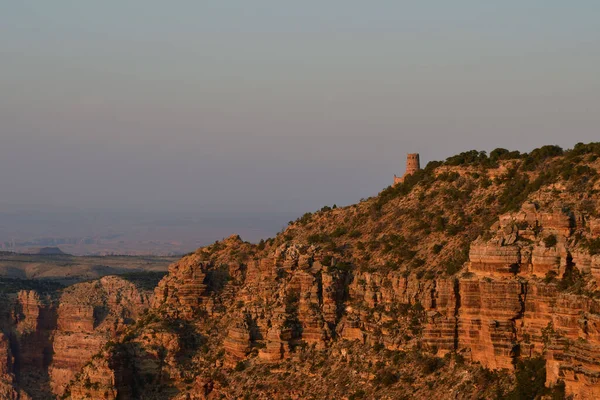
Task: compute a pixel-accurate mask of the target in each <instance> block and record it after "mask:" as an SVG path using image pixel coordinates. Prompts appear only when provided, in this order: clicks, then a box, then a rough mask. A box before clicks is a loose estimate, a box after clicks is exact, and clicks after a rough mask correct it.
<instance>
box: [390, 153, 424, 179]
mask: <svg viewBox="0 0 600 400" xmlns="http://www.w3.org/2000/svg"><path fill="white" fill-rule="evenodd" d="M420 169H421V160H420V159H419V153H410V154H407V155H406V172H405V173H404V175H402V177H399V176H396V175H394V186H395V185H397V184H399V183H402V182H404V178H406V175H412V174H414V173H415V172H417V171H419V170H420Z"/></svg>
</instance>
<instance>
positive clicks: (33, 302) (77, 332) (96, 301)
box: [0, 276, 152, 399]
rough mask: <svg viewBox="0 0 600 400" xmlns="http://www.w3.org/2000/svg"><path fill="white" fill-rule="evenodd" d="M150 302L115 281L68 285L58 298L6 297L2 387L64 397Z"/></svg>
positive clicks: (26, 293)
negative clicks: (83, 372)
mask: <svg viewBox="0 0 600 400" xmlns="http://www.w3.org/2000/svg"><path fill="white" fill-rule="evenodd" d="M151 298H152V295H151V293H148V292H146V293H144V292H142V291H140V290H138V289H137V288H136V286H135V285H134V284H133V283H131V282H128V281H126V280H124V279H121V278H118V277H114V276H107V277H104V278H102V279H100V280H98V281H94V282H90V283H81V284H77V285H74V286H71V287H69V288H67V289H65V290H64V291H62V292H61V293H60V294H58V295H40V294H38V293H37V292H35V291H20V292H18V293H17V294H16V295H14V296H7V297H5V298H4V299H3V304H2V310H3V315H2V320H1V321H0V326H1V329H2V331H4V332H5V333H4V335H3V336H2V340H0V345H1V346H0V355H2V354H4V355H5V356H2V361H1V362H0V376H2V377H3V379H4V381H5V382H6V383H7V385H5V386H7V387H8V386H9V384H10V385H12V387H15V382H16V381H18V385H17V386H18V387H21V388H23V389H24V391H25V392H27V393H29V395H31V396H32V397H33V398H46V397H48V396H53V395H58V396H62V395H63V393H64V391H65V388H66V386H67V384H68V383H69V382H70V381H71V380H73V379H74V378H75V376H76V375H77V374H78V373H79V372H80V371H81V369H82V367H83V366H84V365H85V364H86V363H88V362H89V361H90V360H91V358H92V356H94V355H95V354H96V353H98V352H99V351H100V350H101V349H102V348H103V346H104V345H105V344H106V343H107V341H108V340H111V339H115V338H117V337H118V336H119V335H120V334H121V333H122V332H123V330H124V329H125V327H126V326H127V325H129V324H131V323H133V321H134V320H136V319H137V318H138V317H139V316H140V314H141V313H142V312H143V311H144V310H146V309H147V308H148V307H149V306H150V303H151ZM2 349H5V350H2ZM15 378H16V379H15ZM20 396H21V397H19V396H16V397H15V396H13V397H14V398H15V399H16V398H26V397H24V396H25V394H24V392H23V391H22V392H21V394H20ZM3 398H4V397H3ZM6 398H11V397H6Z"/></svg>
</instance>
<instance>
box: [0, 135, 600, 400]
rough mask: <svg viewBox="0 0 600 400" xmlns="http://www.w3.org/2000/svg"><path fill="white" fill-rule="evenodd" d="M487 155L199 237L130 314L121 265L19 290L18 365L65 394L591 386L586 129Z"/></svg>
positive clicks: (325, 393)
mask: <svg viewBox="0 0 600 400" xmlns="http://www.w3.org/2000/svg"><path fill="white" fill-rule="evenodd" d="M495 153H496V156H495V157H496V158H488V157H486V156H483V155H482V154H481V153H477V152H475V153H472V152H470V153H465V154H461V155H459V156H456V157H453V158H451V159H449V160H448V161H447V162H446V163H445V164H443V165H435V164H434V165H433V166H428V167H427V168H425V169H424V170H422V171H419V172H417V173H415V174H413V175H411V176H408V177H407V179H406V180H405V181H404V182H403V183H402V184H400V185H397V186H395V187H394V188H388V189H386V190H384V191H383V192H382V193H380V194H379V196H377V197H375V198H372V199H367V200H364V201H362V202H361V203H359V204H357V205H353V206H349V207H346V208H343V209H338V208H336V209H331V208H328V207H327V208H324V209H323V210H321V211H319V212H317V213H315V214H306V215H304V216H302V217H301V218H299V219H298V220H297V221H295V222H293V223H291V224H290V226H288V228H287V229H286V230H285V231H283V232H282V233H280V234H279V235H278V236H277V237H275V238H274V239H271V240H268V241H266V242H263V243H260V244H258V245H251V244H249V243H246V242H243V241H242V240H241V239H240V238H239V237H237V236H232V237H230V238H228V239H225V240H223V241H221V242H217V243H215V244H213V245H211V246H208V247H205V248H202V249H199V250H198V251H197V252H195V253H194V254H191V255H188V256H186V257H184V258H182V259H181V260H180V261H179V262H177V263H175V264H173V265H172V266H171V267H170V268H169V274H168V275H167V276H166V277H165V278H164V279H163V280H162V281H161V282H160V283H159V284H158V286H157V287H156V289H155V290H154V296H153V299H152V301H151V308H150V309H149V311H148V312H147V313H144V314H142V312H141V311H142V310H144V309H145V308H146V307H148V304H150V303H149V302H150V298H149V297H147V296H146V297H144V295H142V294H139V292H135V291H134V290H133V288H131V287H129V288H128V286H127V285H123V284H117V283H116V282H115V283H111V282H102V281H100V282H98V283H90V284H88V285H89V286H87V287H86V291H87V292H89V295H88V296H87V297H82V296H80V295H77V293H78V292H77V290H75V291H74V292H73V295H70V294H69V293H70V292H69V291H66V292H65V293H64V294H63V297H62V298H61V299H60V301H58V302H57V301H54V302H53V301H52V300H47V299H44V298H42V297H40V296H37V295H36V294H35V293H34V294H31V293H23V294H20V295H19V296H18V299H19V300H18V301H17V302H20V304H21V306H20V308H19V310H21V311H19V313H20V314H19V313H16V312H13V313H12V314H10V313H9V315H7V316H6V317H5V318H4V319H5V320H6V321H8V322H7V323H8V324H9V325H10V324H12V325H10V326H11V329H12V330H11V332H12V331H14V332H17V333H18V332H21V333H20V335H22V334H25V335H31V336H30V337H29V336H28V339H27V340H22V343H23V345H20V347H19V351H18V352H14V351H13V352H12V357H14V359H15V362H14V363H13V367H12V368H13V371H17V372H16V373H15V374H16V376H17V377H18V376H19V373H18V371H19V368H20V367H19V362H23V361H18V360H26V362H27V363H32V364H35V363H38V364H36V365H38V368H39V369H40V370H41V371H44V368H47V369H46V370H47V371H48V372H47V376H48V386H49V388H50V390H51V391H53V392H54V393H59V394H63V393H64V395H65V397H67V398H72V399H86V398H95V399H96V398H98V399H116V398H119V399H129V398H131V399H135V398H148V399H152V398H156V399H165V398H173V399H213V398H223V397H224V398H244V397H246V398H261V399H262V398H264V399H267V398H268V399H272V398H281V399H283V398H294V399H301V398H349V399H350V398H352V399H357V398H429V397H434V396H435V397H437V398H440V399H445V398H448V399H450V398H452V399H457V398H458V399H471V398H506V397H509V398H534V397H536V396H541V395H552V396H554V398H561V396H562V397H564V395H565V394H568V395H573V396H574V397H575V398H583V399H587V398H597V397H600V382H599V381H598V378H599V377H600V357H599V356H598V354H599V353H598V350H599V346H600V343H599V342H598V340H599V338H600V333H599V329H600V325H599V324H600V308H599V304H598V301H599V300H598V293H600V288H599V287H598V283H599V282H600V281H598V279H599V278H600V255H599V254H600V222H598V221H599V217H600V213H599V212H598V206H599V205H600V196H599V195H598V193H600V183H599V182H600V181H599V180H598V179H597V177H598V170H600V161H599V158H598V157H600V146H597V145H587V146H586V145H583V146H578V147H576V148H575V149H574V150H572V151H570V152H567V153H563V152H562V151H558V150H557V149H556V148H553V147H549V148H542V149H537V150H536V151H534V152H532V153H531V154H530V155H526V156H514V154H513V153H508V152H506V153H504V152H501V151H499V152H495ZM78 290H79V289H78ZM36 296H37V297H36ZM83 298H85V299H86V300H82V299H83ZM15 309H16V308H15ZM33 321H35V323H34V322H33ZM40 326H44V327H47V328H45V329H46V330H48V331H50V332H51V333H50V334H47V333H36V332H38V331H40V328H39V327H40ZM17 333H15V334H12V335H14V336H15V339H14V340H19V337H20V336H18V335H17ZM111 338H115V339H111ZM11 340H13V339H11ZM18 343H21V342H18ZM28 346H29V347H28ZM35 346H41V348H45V347H44V346H46V347H47V346H50V347H51V348H52V349H53V353H52V357H51V358H49V359H46V360H45V361H44V360H42V361H41V362H40V361H39V357H38V358H35V357H33V353H31V352H30V351H28V348H33V347H35ZM10 348H11V350H13V348H14V346H12V347H10ZM20 349H22V350H20ZM0 354H3V353H2V352H0ZM8 354H9V353H7V360H9V359H10V356H9V355H8ZM19 354H22V355H19ZM94 355H95V356H94ZM6 365H7V368H6V370H7V373H6V375H7V376H10V370H9V365H10V363H7V364H6ZM540 366H541V368H540Z"/></svg>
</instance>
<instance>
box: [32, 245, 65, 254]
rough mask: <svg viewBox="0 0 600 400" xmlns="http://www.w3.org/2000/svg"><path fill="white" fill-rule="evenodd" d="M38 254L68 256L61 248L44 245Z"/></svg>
mask: <svg viewBox="0 0 600 400" xmlns="http://www.w3.org/2000/svg"><path fill="white" fill-rule="evenodd" d="M38 254H39V255H41V256H66V255H67V253H65V252H64V251H62V250H61V249H59V248H58V247H42V248H41V249H40V250H39V251H38Z"/></svg>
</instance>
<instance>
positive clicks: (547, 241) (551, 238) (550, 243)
mask: <svg viewBox="0 0 600 400" xmlns="http://www.w3.org/2000/svg"><path fill="white" fill-rule="evenodd" d="M557 242H558V241H557V239H556V235H548V236H546V237H545V238H544V245H545V246H546V247H554V246H556V243H557Z"/></svg>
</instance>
